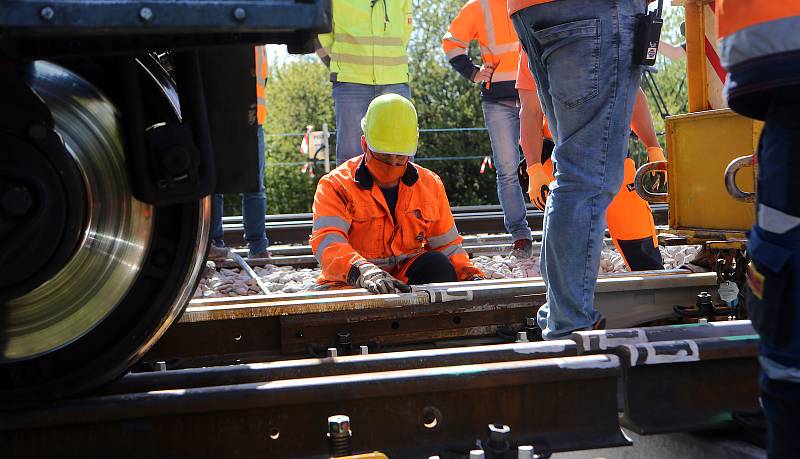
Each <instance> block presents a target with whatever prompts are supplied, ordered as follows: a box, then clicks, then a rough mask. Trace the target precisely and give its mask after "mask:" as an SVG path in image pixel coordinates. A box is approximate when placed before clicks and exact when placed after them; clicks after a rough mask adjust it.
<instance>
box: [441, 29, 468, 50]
mask: <svg viewBox="0 0 800 459" xmlns="http://www.w3.org/2000/svg"><path fill="white" fill-rule="evenodd" d="M442 40H447V41H452V42H453V43H455V44H457V45H460V46H462V47H463V48H469V43H468V42H466V41H464V40H460V39H458V38H456V37H455V36H453V34H452V33H450V32H447V33H446V34H444V37H442Z"/></svg>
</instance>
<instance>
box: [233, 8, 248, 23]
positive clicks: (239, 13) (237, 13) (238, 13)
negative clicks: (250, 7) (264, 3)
mask: <svg viewBox="0 0 800 459" xmlns="http://www.w3.org/2000/svg"><path fill="white" fill-rule="evenodd" d="M233 18H234V19H236V20H237V21H239V22H242V21H244V20H245V19H247V11H246V10H245V9H244V8H241V7H239V8H235V9H234V10H233Z"/></svg>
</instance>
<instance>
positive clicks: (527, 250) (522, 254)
mask: <svg viewBox="0 0 800 459" xmlns="http://www.w3.org/2000/svg"><path fill="white" fill-rule="evenodd" d="M509 256H512V257H517V259H521V258H531V257H533V241H531V240H530V239H517V240H516V241H514V247H513V248H512V249H511V253H509Z"/></svg>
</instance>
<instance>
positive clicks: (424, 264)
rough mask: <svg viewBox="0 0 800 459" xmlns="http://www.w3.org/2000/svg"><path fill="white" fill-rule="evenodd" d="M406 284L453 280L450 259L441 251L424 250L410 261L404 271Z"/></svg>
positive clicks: (455, 278)
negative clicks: (409, 264)
mask: <svg viewBox="0 0 800 459" xmlns="http://www.w3.org/2000/svg"><path fill="white" fill-rule="evenodd" d="M406 275H407V276H408V284H409V285H416V284H430V283H434V282H455V281H457V280H458V277H457V276H456V270H455V268H453V264H452V263H450V259H449V258H447V256H446V255H445V254H443V253H441V252H433V251H432V252H425V253H424V254H422V255H420V257H419V258H417V259H416V260H414V262H413V263H411V266H409V267H408V271H406Z"/></svg>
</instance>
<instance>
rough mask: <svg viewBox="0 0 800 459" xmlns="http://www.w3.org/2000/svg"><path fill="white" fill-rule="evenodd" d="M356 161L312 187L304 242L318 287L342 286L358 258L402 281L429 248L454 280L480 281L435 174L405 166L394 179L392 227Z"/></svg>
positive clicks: (359, 161) (379, 197) (377, 194)
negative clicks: (444, 260) (316, 268)
mask: <svg viewBox="0 0 800 459" xmlns="http://www.w3.org/2000/svg"><path fill="white" fill-rule="evenodd" d="M362 159H363V155H362V156H359V157H356V158H353V159H351V160H349V161H347V162H345V163H344V164H342V165H341V166H339V167H337V168H336V169H334V170H333V171H331V172H330V173H329V174H327V175H325V176H324V177H322V179H320V181H319V185H317V192H316V194H315V195H314V227H313V230H312V233H311V240H310V242H311V249H312V251H313V252H314V256H315V257H316V258H317V261H318V262H319V264H320V266H321V267H322V273H321V274H320V276H319V278H317V282H318V283H320V284H334V286H336V285H337V284H338V286H343V285H346V283H347V274H348V272H349V271H350V269H351V268H352V266H353V265H354V264H357V263H360V262H362V261H363V260H367V261H369V262H372V263H374V264H376V265H377V266H379V267H380V268H381V269H384V270H385V271H387V272H388V273H390V274H391V275H393V276H395V277H396V278H398V279H399V280H401V281H403V282H406V281H407V280H408V278H407V277H406V275H405V273H406V270H407V269H408V267H409V266H410V265H411V263H412V262H413V261H414V260H415V259H416V258H417V257H418V256H419V255H421V254H422V253H424V252H426V251H430V250H437V251H439V252H442V253H443V254H445V255H447V256H448V258H449V259H450V262H451V263H452V264H453V267H454V268H455V270H456V273H457V275H458V279H459V280H467V279H470V278H472V277H474V276H481V277H483V273H482V272H481V270H480V269H478V268H476V267H475V266H473V264H472V262H471V261H470V259H469V256H468V255H467V252H466V251H464V249H463V248H462V247H461V241H462V237H461V236H460V235H459V234H458V229H457V228H456V225H455V221H454V220H453V215H452V213H451V212H450V204H449V202H448V201H447V195H446V194H445V190H444V185H443V184H442V181H441V179H440V178H439V176H437V175H436V174H434V173H433V172H431V171H429V170H428V169H425V168H423V167H420V166H418V165H416V164H414V163H409V164H408V168H407V169H406V173H405V175H403V177H402V179H401V180H400V185H399V187H400V188H399V190H398V197H397V206H396V208H395V216H396V218H397V224H395V221H394V219H392V216H391V213H390V212H389V208H388V207H387V205H386V200H385V199H384V197H383V193H382V192H381V190H380V188H378V186H377V185H375V186H373V180H372V176H371V175H370V174H369V171H368V170H367V168H366V166H365V165H363V164H362Z"/></svg>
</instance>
